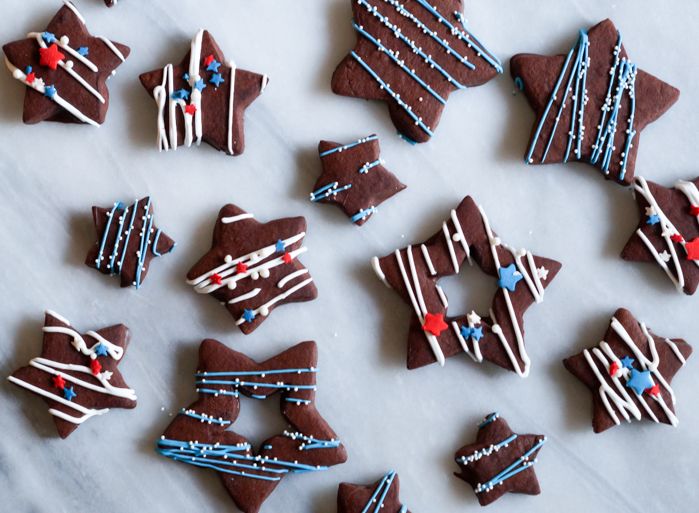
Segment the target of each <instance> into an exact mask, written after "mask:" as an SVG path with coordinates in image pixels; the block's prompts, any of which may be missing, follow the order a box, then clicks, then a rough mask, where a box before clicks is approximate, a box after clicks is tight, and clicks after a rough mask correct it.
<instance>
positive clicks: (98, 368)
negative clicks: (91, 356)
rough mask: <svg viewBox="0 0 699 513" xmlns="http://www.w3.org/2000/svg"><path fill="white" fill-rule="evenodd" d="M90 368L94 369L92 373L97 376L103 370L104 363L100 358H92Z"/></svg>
mask: <svg viewBox="0 0 699 513" xmlns="http://www.w3.org/2000/svg"><path fill="white" fill-rule="evenodd" d="M90 370H91V371H92V374H94V375H95V376H97V375H98V374H99V373H100V372H102V364H101V363H100V362H99V361H98V360H92V361H91V362H90Z"/></svg>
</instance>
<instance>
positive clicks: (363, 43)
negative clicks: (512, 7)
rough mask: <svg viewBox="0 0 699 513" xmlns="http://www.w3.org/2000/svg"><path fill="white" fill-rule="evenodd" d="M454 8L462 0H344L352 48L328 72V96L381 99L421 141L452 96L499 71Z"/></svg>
mask: <svg viewBox="0 0 699 513" xmlns="http://www.w3.org/2000/svg"><path fill="white" fill-rule="evenodd" d="M462 11H463V1H462V0H429V1H428V0H352V12H353V14H354V21H353V23H352V25H353V26H354V30H355V31H356V32H357V43H356V46H355V47H354V50H352V51H351V52H350V54H349V55H348V56H347V57H345V59H344V60H343V61H342V62H341V63H340V64H339V65H338V67H337V69H336V70H335V72H334V74H333V77H332V90H333V92H334V93H336V94H340V95H344V96H353V97H357V98H365V99H367V100H382V101H385V102H387V104H388V109H389V113H390V115H391V119H392V120H393V123H394V125H395V126H396V128H398V130H399V132H400V133H401V134H402V135H403V136H404V137H406V138H407V139H408V140H410V141H414V142H426V141H428V140H429V139H430V137H431V136H432V135H433V133H434V130H435V129H436V128H437V124H438V123H439V119H440V117H441V115H442V110H443V109H444V107H445V105H446V103H447V99H448V98H449V95H450V94H451V92H452V91H454V90H457V89H465V88H466V87H475V86H479V85H482V84H485V83H486V82H488V81H489V80H491V79H492V78H494V77H495V76H496V75H497V74H498V73H502V66H501V64H500V61H499V60H498V59H497V57H495V56H494V55H493V54H492V53H491V52H490V51H488V50H487V49H486V48H485V46H483V44H482V43H481V42H480V41H479V40H478V38H476V37H475V36H474V35H473V34H471V33H470V32H469V30H468V29H467V28H466V24H465V19H464V17H463V15H462V14H461V13H462Z"/></svg>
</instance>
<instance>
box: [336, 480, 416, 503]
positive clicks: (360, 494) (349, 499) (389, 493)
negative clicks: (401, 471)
mask: <svg viewBox="0 0 699 513" xmlns="http://www.w3.org/2000/svg"><path fill="white" fill-rule="evenodd" d="M369 512H372V513H373V512H376V513H378V512H382V513H410V510H409V509H408V507H407V506H404V505H403V504H402V503H401V501H400V483H399V480H398V474H396V473H395V472H394V471H393V470H391V471H390V472H388V473H387V474H386V475H385V476H383V477H382V478H381V479H379V480H378V481H377V482H376V483H374V484H371V485H356V484H351V483H340V488H339V489H338V491H337V513H369Z"/></svg>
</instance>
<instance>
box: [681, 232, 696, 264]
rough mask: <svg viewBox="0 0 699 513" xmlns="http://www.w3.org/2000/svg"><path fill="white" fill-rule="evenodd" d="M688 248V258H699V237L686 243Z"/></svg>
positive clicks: (685, 247) (685, 246)
mask: <svg viewBox="0 0 699 513" xmlns="http://www.w3.org/2000/svg"><path fill="white" fill-rule="evenodd" d="M684 249H686V250H687V260H699V237H697V238H696V239H694V240H693V241H691V242H688V243H686V244H685V245H684Z"/></svg>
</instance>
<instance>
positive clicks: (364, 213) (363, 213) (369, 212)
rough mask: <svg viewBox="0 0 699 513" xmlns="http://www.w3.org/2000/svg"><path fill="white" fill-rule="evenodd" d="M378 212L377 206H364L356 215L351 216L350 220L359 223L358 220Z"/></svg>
mask: <svg viewBox="0 0 699 513" xmlns="http://www.w3.org/2000/svg"><path fill="white" fill-rule="evenodd" d="M376 212H377V209H376V207H369V208H363V209H361V210H360V211H359V212H357V213H356V214H354V215H353V216H352V217H351V218H350V221H352V222H353V223H357V222H359V221H361V220H363V219H366V218H367V217H369V216H370V215H372V214H375V213H376Z"/></svg>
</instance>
